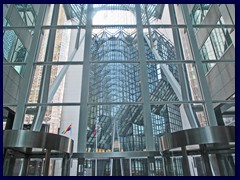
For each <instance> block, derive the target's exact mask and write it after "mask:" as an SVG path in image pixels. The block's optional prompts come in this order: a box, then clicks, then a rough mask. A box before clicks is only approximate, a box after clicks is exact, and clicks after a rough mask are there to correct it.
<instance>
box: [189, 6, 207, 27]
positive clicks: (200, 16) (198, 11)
mask: <svg viewBox="0 0 240 180" xmlns="http://www.w3.org/2000/svg"><path fill="white" fill-rule="evenodd" d="M209 8H210V4H195V5H194V6H193V9H192V12H191V18H192V24H201V23H202V22H203V20H204V18H205V17H206V15H207V12H208V10H209Z"/></svg>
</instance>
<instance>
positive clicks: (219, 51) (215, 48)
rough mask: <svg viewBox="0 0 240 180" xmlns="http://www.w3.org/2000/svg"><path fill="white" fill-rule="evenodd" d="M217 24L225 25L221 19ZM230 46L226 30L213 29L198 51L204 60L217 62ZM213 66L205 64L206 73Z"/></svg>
mask: <svg viewBox="0 0 240 180" xmlns="http://www.w3.org/2000/svg"><path fill="white" fill-rule="evenodd" d="M217 24H221V25H222V24H225V23H224V20H223V18H222V17H220V19H219V21H218V22H217ZM231 44H232V40H231V37H230V35H229V32H228V30H227V29H226V28H215V29H213V30H212V32H211V33H210V35H209V37H208V38H207V40H206V41H205V43H204V44H203V46H202V48H201V49H200V54H201V55H202V58H203V59H204V60H215V59H216V60H218V59H221V57H222V55H223V54H224V53H225V51H226V50H227V49H228V47H229V46H230V45H231ZM214 65H215V63H207V64H205V69H206V72H208V71H210V69H211V68H212V67H213V66H214Z"/></svg>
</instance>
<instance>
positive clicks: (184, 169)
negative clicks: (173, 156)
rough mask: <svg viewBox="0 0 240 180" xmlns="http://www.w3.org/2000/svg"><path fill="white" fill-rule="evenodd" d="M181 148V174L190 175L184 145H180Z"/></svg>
mask: <svg viewBox="0 0 240 180" xmlns="http://www.w3.org/2000/svg"><path fill="white" fill-rule="evenodd" d="M181 150H182V167H183V175H184V176H191V172H190V167H189V162H188V156H187V150H186V146H183V147H181Z"/></svg>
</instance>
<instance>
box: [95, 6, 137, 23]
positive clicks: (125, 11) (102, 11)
mask: <svg viewBox="0 0 240 180" xmlns="http://www.w3.org/2000/svg"><path fill="white" fill-rule="evenodd" d="M134 12H135V5H134V4H125V5H122V4H95V5H94V17H93V25H130V24H136V17H135V15H134Z"/></svg>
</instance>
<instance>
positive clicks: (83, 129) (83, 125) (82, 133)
mask: <svg viewBox="0 0 240 180" xmlns="http://www.w3.org/2000/svg"><path fill="white" fill-rule="evenodd" d="M92 18H93V5H92V4H88V7H87V22H86V34H85V44H84V58H83V72H82V86H83V88H82V90H81V106H80V114H79V126H78V138H79V141H78V142H76V143H77V152H85V151H86V140H87V137H86V133H87V121H88V104H87V103H88V92H89V73H90V63H89V61H90V58H91V40H92V38H91V37H92Z"/></svg>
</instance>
